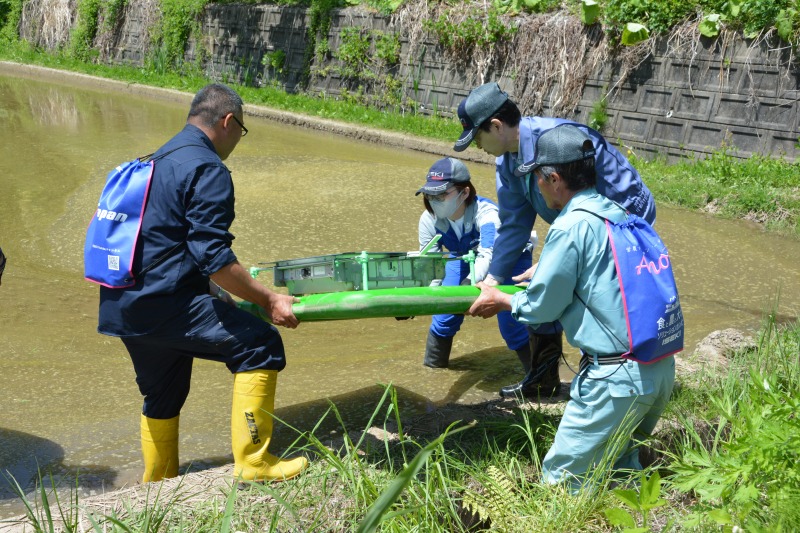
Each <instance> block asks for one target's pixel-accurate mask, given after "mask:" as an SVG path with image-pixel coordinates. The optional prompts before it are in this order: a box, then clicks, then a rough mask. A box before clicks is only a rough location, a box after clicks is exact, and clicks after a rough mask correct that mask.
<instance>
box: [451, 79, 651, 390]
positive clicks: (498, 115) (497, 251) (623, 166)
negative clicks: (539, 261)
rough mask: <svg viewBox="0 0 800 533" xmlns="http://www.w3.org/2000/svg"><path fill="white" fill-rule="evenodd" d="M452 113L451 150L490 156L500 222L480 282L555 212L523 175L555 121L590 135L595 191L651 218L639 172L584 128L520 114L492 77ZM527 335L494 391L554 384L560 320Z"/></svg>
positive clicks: (500, 273) (507, 269)
mask: <svg viewBox="0 0 800 533" xmlns="http://www.w3.org/2000/svg"><path fill="white" fill-rule="evenodd" d="M458 118H459V119H460V120H461V125H462V126H463V128H464V129H463V132H462V133H461V136H460V137H459V139H458V141H456V144H455V146H454V147H453V149H454V150H455V151H457V152H460V151H462V150H465V149H466V148H467V147H468V146H469V145H470V144H471V143H472V142H474V143H475V144H476V145H477V147H478V148H480V149H481V150H483V151H484V152H486V153H487V154H490V155H493V156H496V157H497V161H496V175H497V205H498V208H499V214H500V228H499V229H498V232H497V239H496V240H495V244H494V254H493V256H492V264H491V266H490V267H489V274H488V275H487V276H486V278H485V283H486V284H487V285H498V284H500V283H503V282H504V281H506V280H508V278H509V277H512V271H511V268H512V266H513V265H514V261H515V260H516V259H515V258H517V257H519V252H520V250H522V249H523V248H524V247H525V245H526V244H527V242H528V239H529V237H530V234H531V229H532V228H533V224H534V222H535V221H536V218H537V217H541V218H542V219H544V221H545V222H547V223H548V224H552V223H553V221H554V220H555V218H556V217H557V216H558V210H556V209H552V208H550V207H549V206H548V205H547V204H546V202H545V199H544V197H543V195H542V193H541V192H540V191H539V188H538V185H537V180H536V179H529V177H530V176H529V173H530V171H531V166H532V164H533V161H534V158H535V157H536V154H537V152H536V149H535V147H536V142H537V140H538V139H539V136H540V135H541V134H542V132H544V131H546V130H549V129H550V128H553V127H555V126H558V125H560V124H571V125H573V126H575V127H577V128H579V129H580V130H582V131H583V132H584V133H586V134H587V135H588V136H589V138H590V139H591V140H592V144H593V145H594V149H595V170H596V174H597V180H596V184H595V187H596V189H597V192H599V193H600V194H602V195H603V196H606V197H608V198H610V199H612V200H614V201H615V202H617V203H618V204H620V205H622V206H623V207H624V208H625V209H627V210H628V211H630V212H631V213H633V214H636V215H639V216H640V217H642V218H643V219H645V220H646V221H647V222H649V223H651V224H652V223H653V222H654V221H655V218H656V206H655V202H654V200H653V196H652V194H650V191H649V190H648V189H647V187H646V186H645V184H644V183H643V182H642V179H641V177H640V176H639V173H638V172H637V171H636V169H635V168H633V165H631V163H630V162H629V161H628V160H627V159H626V158H625V156H624V155H622V154H621V153H620V152H619V151H618V150H617V149H616V148H615V147H614V146H612V145H611V143H609V142H608V141H606V140H605V139H604V138H603V136H602V135H600V133H598V132H597V131H595V130H593V129H592V128H590V127H588V126H586V125H584V124H579V123H577V122H573V121H570V120H566V119H563V118H550V117H523V116H522V115H521V113H520V110H519V108H518V107H517V105H516V104H515V103H514V102H513V101H511V100H510V99H509V97H508V94H506V93H505V92H504V91H502V90H501V89H500V86H499V85H498V84H497V83H485V84H483V85H481V86H480V87H477V88H475V89H473V90H472V91H471V92H470V93H469V96H467V98H465V99H464V100H463V101H462V102H461V104H460V105H459V107H458ZM521 178H522V179H521ZM531 273H532V271H528V272H526V273H524V274H522V275H519V276H514V277H512V279H513V280H514V281H521V280H523V279H524V280H528V279H530V274H531ZM529 333H530V350H529V352H530V356H531V358H530V360H529V361H522V364H523V366H524V367H525V368H526V369H530V370H529V371H528V372H527V374H526V375H525V377H524V378H523V379H522V381H520V382H519V383H516V384H513V385H510V386H507V387H503V388H502V389H500V396H503V397H507V398H508V397H510V398H514V397H517V396H528V397H538V396H552V395H553V394H556V393H558V391H559V390H560V389H561V381H560V378H559V374H558V362H559V359H560V358H561V353H562V340H561V325H560V324H559V323H558V322H552V323H544V324H540V325H539V326H538V327H536V328H532V329H530V330H529Z"/></svg>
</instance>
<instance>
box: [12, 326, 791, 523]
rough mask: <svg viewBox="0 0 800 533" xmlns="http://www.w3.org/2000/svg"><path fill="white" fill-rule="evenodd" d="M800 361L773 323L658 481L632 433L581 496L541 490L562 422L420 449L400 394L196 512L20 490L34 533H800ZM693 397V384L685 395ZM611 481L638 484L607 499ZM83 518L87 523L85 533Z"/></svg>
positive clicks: (725, 378) (544, 420) (502, 425)
mask: <svg viewBox="0 0 800 533" xmlns="http://www.w3.org/2000/svg"><path fill="white" fill-rule="evenodd" d="M799 356H800V324H792V325H788V326H781V325H778V324H776V322H775V318H774V315H771V316H770V317H768V319H767V320H766V321H765V323H764V326H763V328H762V333H761V338H760V341H759V343H758V348H757V349H755V350H752V351H747V352H742V353H739V354H736V356H735V357H734V358H733V359H732V361H731V364H730V367H729V368H728V370H727V371H724V372H722V373H717V374H713V375H703V376H696V377H697V378H698V379H699V380H700V381H701V382H702V388H698V389H691V391H692V392H684V394H691V395H694V396H696V401H688V402H687V401H682V402H679V405H678V408H672V409H671V410H670V411H669V412H668V414H666V415H665V417H667V419H668V420H667V426H668V427H676V426H677V427H679V428H680V435H682V437H680V438H678V439H677V440H674V441H673V442H672V443H671V444H669V445H668V447H667V449H666V451H665V456H664V462H663V464H661V466H660V469H661V470H660V471H656V470H653V469H652V467H651V469H649V470H645V472H643V473H641V474H639V475H638V476H637V477H636V478H627V480H626V478H624V477H623V478H620V477H619V476H617V475H615V473H614V472H613V471H612V469H611V467H610V465H611V464H612V463H613V457H615V456H616V454H617V453H618V452H619V450H622V449H623V448H624V447H626V446H627V445H628V443H629V441H630V439H629V435H628V432H627V431H620V432H619V433H618V435H617V436H615V437H614V438H613V439H612V443H611V445H610V449H611V451H610V452H609V454H608V456H607V457H606V458H604V459H603V460H602V461H600V464H599V465H598V467H597V469H596V471H595V472H594V473H593V474H592V479H591V480H590V481H589V483H587V484H586V486H585V487H583V488H581V489H579V490H574V489H571V488H570V486H569V485H556V486H552V485H544V484H542V483H540V481H539V479H540V476H541V466H540V461H541V457H542V455H543V453H544V452H545V451H546V449H547V448H548V447H549V446H550V444H551V442H552V436H553V433H554V431H555V425H556V424H557V422H558V417H557V416H556V415H554V414H552V413H547V412H545V411H543V410H541V409H540V408H536V407H534V408H526V409H514V410H513V412H511V413H506V414H498V415H494V416H489V417H488V418H485V419H483V420H480V421H478V422H473V423H470V424H464V423H461V424H458V423H457V422H456V421H451V422H448V425H447V429H446V430H445V431H444V432H443V433H442V434H440V435H429V434H420V435H417V436H414V435H410V434H408V433H407V432H406V430H405V425H404V420H405V419H404V417H402V416H401V413H400V410H399V403H398V399H397V394H396V391H395V390H394V389H393V388H392V387H391V386H387V387H386V388H385V390H384V394H383V395H382V397H381V398H380V400H379V401H378V402H377V404H376V407H375V409H374V411H373V414H372V415H371V417H370V419H369V421H368V422H367V424H366V427H365V428H364V429H361V430H358V431H352V430H351V429H350V428H348V427H347V421H346V420H344V419H343V418H342V416H341V415H340V414H339V412H338V410H337V409H336V406H335V405H333V404H332V405H331V406H330V409H329V411H328V413H327V414H326V415H325V416H323V417H322V418H321V419H320V420H319V421H318V423H317V424H316V425H315V427H314V428H312V429H311V430H309V432H308V433H307V434H305V435H304V436H303V437H301V438H302V440H307V442H308V445H307V446H306V447H305V448H304V449H305V451H306V453H311V454H313V455H315V456H316V457H317V460H316V461H314V463H313V464H312V466H311V468H310V469H309V470H308V471H307V472H306V473H305V474H304V475H302V476H300V477H298V478H297V479H295V480H291V481H288V482H284V483H280V484H257V483H247V484H243V485H236V484H234V483H231V484H230V485H228V488H227V489H224V490H223V491H222V492H223V494H221V496H222V499H219V498H216V496H220V494H219V493H218V492H217V491H215V492H209V493H207V494H205V496H203V495H202V494H201V495H200V498H199V499H198V498H196V497H195V498H194V499H193V501H190V498H189V495H190V494H191V490H190V488H189V486H188V485H187V486H184V487H182V488H181V489H180V490H178V488H176V489H174V490H169V491H167V490H165V489H164V490H162V486H159V485H155V484H152V485H149V486H148V487H147V491H148V492H147V494H146V495H145V498H144V502H143V503H142V502H139V503H136V504H135V503H133V502H127V503H126V504H124V505H123V507H122V508H121V510H120V511H111V512H108V511H106V512H105V513H101V512H96V511H94V512H91V513H90V511H89V509H90V505H89V504H88V503H87V500H86V499H84V501H83V502H82V506H80V507H79V506H78V501H77V498H72V497H70V498H69V501H62V500H59V499H58V496H57V494H58V493H57V492H55V491H52V492H51V491H46V490H44V484H43V483H41V482H40V484H39V487H38V490H37V495H38V496H37V500H36V501H35V502H30V501H28V500H25V499H24V498H25V495H24V493H23V491H22V489H21V488H19V487H18V486H17V487H18V490H17V494H18V496H19V497H20V498H22V499H23V501H24V502H26V509H27V517H28V521H29V522H30V523H31V524H34V525H35V530H36V531H51V530H54V524H56V523H58V524H67V525H68V527H67V528H66V529H65V530H67V531H78V530H83V531H85V530H87V529H90V528H93V529H94V531H106V530H114V531H153V532H156V531H184V532H187V533H189V532H201V531H224V532H226V531H256V530H258V531H289V530H291V531H294V530H297V531H364V532H366V531H374V530H376V529H380V530H382V531H398V532H403V531H431V532H438V531H442V532H444V531H447V532H461V531H464V532H466V531H478V530H483V529H492V530H498V531H500V530H502V531H507V532H511V533H513V532H520V533H522V532H528V531H534V530H535V531H543V532H557V531H588V532H592V531H597V532H599V531H608V528H609V526H611V527H621V528H627V529H626V531H630V532H633V531H638V532H645V531H669V530H671V529H672V527H673V525H674V524H678V525H679V526H680V527H681V528H682V529H685V528H695V527H697V528H700V529H701V530H716V528H719V527H720V526H723V527H724V528H726V529H725V530H727V531H730V530H732V528H734V526H735V527H739V528H744V529H745V530H747V531H796V530H797V529H798V527H800V510H799V509H800V506H798V504H799V503H800V472H798V469H797V464H798V459H800V457H798V454H800V452H799V451H798V450H800V423H798V419H797V417H796V413H797V412H798V410H799V409H800V360H799V359H798V357H799ZM688 388H689V383H688V382H687V384H685V386H684V387H683V389H684V391H686V390H687V389H688ZM331 423H334V424H335V426H337V427H338V428H339V431H337V434H340V435H341V436H342V437H341V441H340V442H339V443H338V444H334V443H327V444H326V443H324V442H323V440H322V438H320V437H319V435H328V434H329V433H328V431H330V427H331ZM703 427H706V428H709V430H708V431H706V430H704V429H702V428H703ZM378 428H382V430H378ZM326 438H327V437H326ZM298 443H299V441H298ZM662 475H664V476H665V478H664V479H663V480H662ZM187 479H188V478H187ZM612 480H613V481H621V482H622V483H627V486H625V487H624V488H618V489H611V490H609V489H606V488H605V487H607V486H609V483H610V482H611V481H612ZM637 480H638V487H637V484H636V481H637ZM50 483H51V484H52V485H55V482H54V481H53V480H52V479H51V481H50ZM181 483H183V481H181ZM178 487H180V484H179V485H178ZM151 491H152V492H151ZM51 494H53V495H56V496H52V495H51ZM195 496H196V495H195ZM54 498H55V499H54ZM686 502H689V508H686ZM620 504H621V505H620ZM117 509H120V508H119V507H117ZM89 513H90V514H89ZM79 515H80V516H84V517H86V520H87V521H88V522H86V523H83V524H82V525H81V523H80V521H79V520H78V517H79ZM89 526H90V527H89ZM59 527H60V525H59ZM69 527H71V528H72V529H69ZM78 528H83V529H78Z"/></svg>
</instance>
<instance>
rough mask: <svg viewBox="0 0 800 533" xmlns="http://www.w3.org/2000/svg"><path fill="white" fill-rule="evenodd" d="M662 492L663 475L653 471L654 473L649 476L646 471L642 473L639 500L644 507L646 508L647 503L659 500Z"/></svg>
mask: <svg viewBox="0 0 800 533" xmlns="http://www.w3.org/2000/svg"><path fill="white" fill-rule="evenodd" d="M660 492H661V476H660V475H659V474H658V472H657V471H656V472H653V475H652V476H650V477H649V478H647V477H645V475H644V473H642V477H641V488H640V489H639V501H640V502H641V504H642V508H646V507H645V505H647V504H650V503H654V502H655V501H656V500H658V494H659V493H660Z"/></svg>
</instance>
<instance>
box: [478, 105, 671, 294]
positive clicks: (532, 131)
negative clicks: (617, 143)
mask: <svg viewBox="0 0 800 533" xmlns="http://www.w3.org/2000/svg"><path fill="white" fill-rule="evenodd" d="M559 124H572V125H573V126H577V127H578V128H580V129H582V130H584V131H585V132H586V133H587V134H588V135H589V137H590V138H591V139H592V142H593V143H594V146H595V150H596V155H595V167H596V169H597V185H596V189H597V192H599V193H600V194H602V195H603V196H605V197H607V198H610V199H611V200H613V201H615V202H617V203H619V204H620V205H622V206H623V207H625V208H626V209H627V210H628V211H630V212H631V213H634V214H636V215H639V216H640V217H642V218H643V219H645V220H647V221H648V222H649V223H651V224H653V223H654V222H655V218H656V205H655V201H654V200H653V195H652V194H650V190H649V189H648V188H647V186H645V184H644V183H643V182H642V178H641V177H640V176H639V173H638V172H637V171H636V169H635V168H633V166H632V165H631V164H630V162H629V161H628V160H627V159H626V158H625V156H623V155H622V154H621V153H620V152H619V150H617V149H616V148H615V147H614V146H612V145H611V144H609V143H608V142H607V141H606V140H605V139H604V138H603V136H602V135H600V134H599V133H598V132H597V131H595V130H593V129H592V128H590V127H588V126H586V125H584V124H579V123H577V122H573V121H571V120H565V119H561V118H545V117H524V118H523V119H522V121H521V122H520V124H519V152H518V153H516V154H512V153H511V152H506V153H505V154H503V155H501V156H500V157H498V158H497V161H496V168H495V173H496V182H497V203H498V207H499V209H500V223H501V226H500V229H499V231H498V233H497V239H496V240H495V243H494V257H493V259H492V264H491V266H490V267H489V274H491V275H492V277H494V278H495V279H497V280H498V281H503V280H505V279H506V278H507V277H508V276H510V275H511V271H512V268H513V267H514V264H515V263H516V260H517V258H518V257H519V250H522V248H523V247H524V246H525V243H526V242H527V241H528V238H529V236H530V233H531V228H533V223H534V222H535V221H536V216H537V215H538V216H540V217H542V218H543V219H544V220H545V222H547V223H548V224H552V223H553V221H554V220H555V219H556V217H557V216H558V213H559V212H558V211H557V210H555V209H550V208H549V207H547V204H546V203H545V201H544V198H543V197H542V194H541V192H539V186H538V185H537V183H536V179H535V178H534V177H532V175H531V174H527V175H525V176H523V177H517V176H515V175H514V170H516V168H517V167H518V166H519V165H521V164H523V163H529V162H531V161H533V160H534V159H535V157H534V156H535V153H534V148H535V146H536V140H537V139H538V138H539V135H541V134H542V132H544V131H545V130H548V129H550V128H554V127H556V126H558V125H559Z"/></svg>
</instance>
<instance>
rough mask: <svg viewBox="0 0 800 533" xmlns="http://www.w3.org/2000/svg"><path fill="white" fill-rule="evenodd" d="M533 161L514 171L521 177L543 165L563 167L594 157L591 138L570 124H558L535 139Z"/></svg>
mask: <svg viewBox="0 0 800 533" xmlns="http://www.w3.org/2000/svg"><path fill="white" fill-rule="evenodd" d="M534 154H535V155H534V159H533V161H530V162H528V163H523V164H522V165H520V166H518V167H517V168H516V169H515V170H514V175H515V176H518V177H521V176H524V175H525V174H528V173H530V172H533V171H534V170H536V169H537V168H539V167H541V166H544V165H563V164H565V163H572V162H574V161H582V160H583V159H588V158H590V157H594V155H595V148H594V144H593V143H592V139H591V137H589V135H587V134H586V132H584V131H583V130H582V129H580V128H578V127H576V126H574V125H572V124H560V125H558V126H556V127H555V128H550V129H549V130H545V131H544V132H543V133H542V134H541V135H539V138H538V139H536V146H535V147H534Z"/></svg>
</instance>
